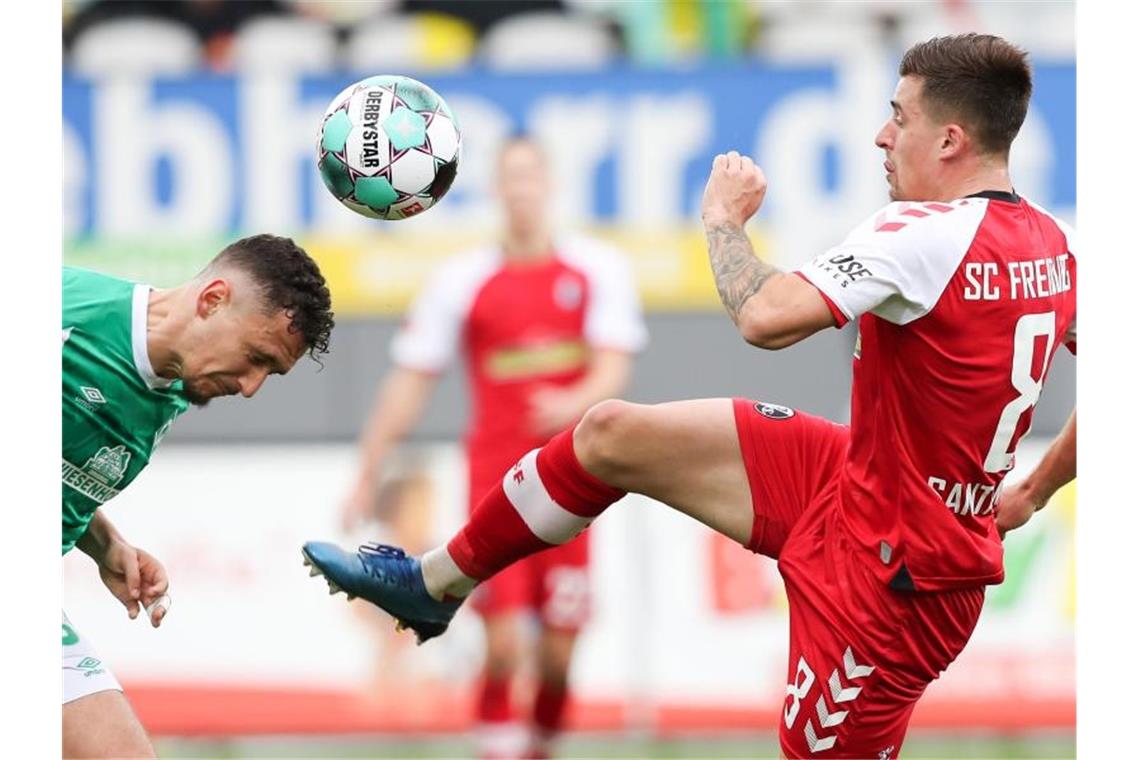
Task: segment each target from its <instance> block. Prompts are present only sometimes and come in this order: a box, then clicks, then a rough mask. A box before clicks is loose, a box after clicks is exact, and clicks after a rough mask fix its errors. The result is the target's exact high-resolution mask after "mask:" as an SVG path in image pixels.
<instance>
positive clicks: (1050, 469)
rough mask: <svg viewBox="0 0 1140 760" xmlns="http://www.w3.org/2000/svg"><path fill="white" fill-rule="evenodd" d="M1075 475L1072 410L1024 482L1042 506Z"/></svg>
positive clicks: (1075, 415)
mask: <svg viewBox="0 0 1140 760" xmlns="http://www.w3.org/2000/svg"><path fill="white" fill-rule="evenodd" d="M1076 477H1077V413H1076V412H1073V413H1072V415H1070V416H1069V420H1068V422H1066V423H1065V427H1064V428H1062V430H1061V433H1060V434H1059V435H1058V436H1057V438H1056V439H1055V440H1054V441H1053V443H1052V444H1051V445H1050V446H1049V450H1048V451H1046V452H1045V455H1044V456H1043V457H1041V462H1040V463H1039V464H1038V465H1037V467H1036V468H1035V469H1034V470H1033V472H1032V473H1031V474H1030V475H1029V477H1027V478H1026V479H1025V482H1026V485H1027V486H1028V488H1029V489H1030V491H1031V493H1032V494H1033V495H1034V499H1035V500H1036V501H1037V502H1038V504H1039V505H1040V506H1044V504H1045V502H1047V501H1049V498H1050V497H1051V496H1052V495H1053V494H1054V493H1056V492H1057V490H1058V489H1060V488H1061V487H1062V486H1064V485H1065V484H1067V483H1069V482H1070V481H1072V480H1073V479H1074V478H1076Z"/></svg>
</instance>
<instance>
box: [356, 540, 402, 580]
mask: <svg viewBox="0 0 1140 760" xmlns="http://www.w3.org/2000/svg"><path fill="white" fill-rule="evenodd" d="M356 553H357V555H358V556H359V557H360V561H361V562H362V563H363V565H364V568H365V569H366V570H367V571H368V574H369V575H371V576H372V577H374V578H377V579H379V580H380V581H381V582H383V583H391V584H394V585H396V586H398V587H399V588H402V589H405V590H406V591H414V590H415V583H414V580H415V576H414V575H413V573H412V563H411V562H408V561H406V560H407V555H406V554H405V553H404V550H403V549H398V548H396V547H395V546H386V545H384V544H376V543H367V544H362V545H361V547H360V549H359V550H357V552H356Z"/></svg>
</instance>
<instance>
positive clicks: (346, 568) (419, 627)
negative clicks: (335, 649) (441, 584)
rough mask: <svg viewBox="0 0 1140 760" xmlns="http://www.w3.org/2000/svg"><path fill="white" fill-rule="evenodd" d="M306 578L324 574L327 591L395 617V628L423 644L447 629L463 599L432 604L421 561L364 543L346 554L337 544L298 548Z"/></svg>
mask: <svg viewBox="0 0 1140 760" xmlns="http://www.w3.org/2000/svg"><path fill="white" fill-rule="evenodd" d="M301 554H302V555H303V556H304V558H305V565H306V566H309V567H311V568H312V569H311V570H310V572H309V575H323V576H325V579H326V580H327V581H328V582H329V593H330V594H335V593H337V592H338V591H343V592H345V594H347V595H348V598H349V600H352V599H355V598H356V597H358V596H359V597H360V598H361V599H365V600H367V601H369V602H372V603H373V604H375V605H376V606H377V607H379V608H380V609H382V610H384V611H385V612H387V613H388V614H389V615H391V616H392V617H394V618H396V629H397V630H403V629H404V628H411V629H412V630H413V631H415V633H416V639H417V641H418V642H419V643H420V644H422V643H424V642H425V641H427V640H428V639H432V638H435V637H436V636H438V635H440V634H441V633H443V632H444V631H446V630H447V625H448V623H450V622H451V618H452V617H453V616H454V615H455V611H456V610H457V609H459V605H460V604H462V603H463V600H462V599H455V600H447V601H442V602H439V601H436V600H435V599H434V598H433V597H432V596H431V594H429V593H428V591H427V588H426V587H424V575H423V571H422V570H421V569H420V561H419V560H418V559H416V558H415V557H409V556H408V555H407V554H405V553H404V550H403V549H398V548H396V547H395V546H384V545H382V544H364V545H362V546H361V547H360V548H359V549H358V550H357V551H356V553H355V554H350V553H349V552H346V551H345V550H344V549H341V548H340V547H339V546H337V545H336V544H330V543H326V542H324V541H309V542H308V543H306V544H305V545H304V546H303V547H302V548H301Z"/></svg>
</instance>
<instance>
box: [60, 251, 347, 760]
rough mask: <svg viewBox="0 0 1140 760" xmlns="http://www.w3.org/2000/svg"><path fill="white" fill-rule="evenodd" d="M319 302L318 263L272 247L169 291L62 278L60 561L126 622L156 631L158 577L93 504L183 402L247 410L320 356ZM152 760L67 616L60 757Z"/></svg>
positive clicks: (82, 274) (230, 257)
mask: <svg viewBox="0 0 1140 760" xmlns="http://www.w3.org/2000/svg"><path fill="white" fill-rule="evenodd" d="M330 304H331V302H330V298H329V291H328V288H327V287H326V286H325V280H324V278H323V277H322V276H321V273H320V270H319V269H318V268H317V265H316V263H315V262H313V260H312V259H310V258H309V256H308V255H307V254H306V253H305V251H304V250H302V249H301V248H300V247H298V246H297V245H296V244H294V243H293V241H292V240H290V239H288V238H282V237H276V236H274V235H257V236H254V237H249V238H244V239H242V240H238V241H237V242H235V243H233V244H231V245H230V246H228V247H226V248H225V250H223V251H222V252H221V253H219V254H218V255H217V256H216V257H215V258H214V259H213V261H212V262H210V264H209V265H208V266H207V267H206V268H205V270H204V271H202V272H201V273H200V274H199V275H198V276H197V277H195V278H194V279H193V280H191V281H189V282H186V283H184V284H182V285H180V286H177V287H173V288H166V289H153V288H151V287H149V286H147V285H142V284H138V283H134V282H129V281H127V280H121V279H118V278H115V277H109V276H107V275H103V274H99V273H97V272H92V271H88V270H84V269H75V268H70V267H69V268H65V269H64V273H63V508H62V512H63V529H62V530H63V553H64V554H67V553H68V552H69V551H70V550H71V549H72V548H73V547H78V548H79V550H80V551H82V552H83V553H85V554H87V555H88V556H89V557H91V559H92V560H94V561H95V564H96V565H97V566H98V568H99V574H100V576H101V577H102V579H103V583H104V584H106V586H107V588H108V589H109V590H110V591H111V594H112V595H113V596H114V597H115V598H116V599H118V600H119V601H120V602H122V603H123V605H124V606H126V608H127V613H128V614H129V615H130V617H131V618H132V619H134V618H135V617H137V616H138V614H139V611H140V608H142V609H144V610H145V611H146V614H147V616H148V617H149V618H150V622H151V625H153V626H154V627H156V628H157V627H158V626H159V625H160V624H161V623H162V619H163V617H164V616H165V615H166V612H167V609H168V608H169V605H170V599H169V597H167V596H166V592H167V588H168V585H169V582H168V579H167V575H166V570H165V569H164V568H163V566H162V563H161V562H159V561H158V560H157V559H155V558H154V557H152V556H151V555H150V554H148V553H147V552H145V551H143V550H142V549H139V548H137V547H134V546H132V545H131V544H129V543H128V542H127V541H126V539H124V538H123V536H122V535H121V534H120V533H119V532H118V530H116V529H115V526H114V525H113V524H112V523H111V521H110V519H109V518H108V517H107V515H106V513H105V512H104V510H103V509H101V506H102V505H103V504H105V503H107V502H108V501H109V500H110V499H112V498H113V497H115V496H117V495H118V494H119V492H121V491H122V490H123V489H124V488H126V487H127V486H128V485H130V483H131V481H133V480H134V479H135V478H136V477H137V476H138V474H139V473H140V472H141V471H142V470H143V468H144V467H146V465H147V464H148V463H149V461H150V457H151V455H152V454H153V452H154V449H155V448H156V447H157V446H158V443H159V441H160V440H161V439H162V437H163V436H164V435H165V434H166V432H167V430H169V428H170V426H171V425H172V424H173V423H174V420H175V418H177V417H178V415H180V414H182V413H183V412H185V411H186V410H187V409H188V408H189V406H190V405H191V404H195V405H198V406H205V405H206V404H207V403H209V401H210V399H212V398H216V397H219V396H230V395H236V394H239V393H240V394H241V395H242V396H244V397H246V398H250V397H252V396H253V395H254V394H255V393H257V391H258V389H259V388H261V386H262V384H263V383H264V382H265V380H266V378H267V377H268V376H269V375H271V374H282V375H283V374H285V373H286V372H288V371H289V370H290V369H291V368H292V367H293V365H294V364H295V363H296V362H297V359H298V358H300V356H301V355H302V354H304V353H305V352H308V353H309V354H310V355H312V356H313V357H314V358H315V357H316V356H317V355H318V354H322V353H325V352H326V351H327V350H328V341H329V334H330V332H331V330H332V327H333V320H332V313H331V312H330V310H329V308H330ZM162 506H163V505H155V508H161V507H162ZM153 754H154V750H153V748H152V747H151V744H150V740H149V739H148V738H147V735H146V731H145V730H144V729H143V727H142V725H141V724H140V723H139V720H138V718H137V717H135V714H134V712H133V711H132V709H131V707H130V704H129V703H128V702H127V700H126V698H125V697H124V696H123V693H122V690H121V688H120V686H119V683H118V681H117V680H116V679H115V677H114V676H113V675H112V674H111V672H110V671H109V670H108V669H107V667H106V665H105V664H103V662H102V661H101V660H100V659H99V658H97V657H96V656H95V652H94V649H93V648H92V646H91V644H90V642H89V641H88V640H87V639H86V638H84V637H83V636H81V635H80V633H79V632H78V630H77V629H76V628H75V627H74V626H73V625H72V624H71V622H70V621H69V620H68V618H67V614H66V613H64V615H63V755H64V757H142V756H153Z"/></svg>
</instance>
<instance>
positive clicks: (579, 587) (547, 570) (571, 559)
mask: <svg viewBox="0 0 1140 760" xmlns="http://www.w3.org/2000/svg"><path fill="white" fill-rule="evenodd" d="M525 453H526V452H525V451H523V452H519V455H518V456H513V457H509V458H503V457H486V456H478V457H469V460H468V461H469V462H470V464H469V467H470V479H469V483H470V500H469V501H470V508H471V509H474V508H475V506H476V505H477V504H478V503H479V501H480V500H481V499H482V498H483V496H484V495H485V494H486V492H487V491H488V490H489V489H490V488H492V487H493V486H494V485H496V484H497V483H498V482H499V481H500V480H502V478H503V476H504V475H505V474H506V472H507V470H508V469H510V467H511V466H512V465H513V464H514V463H515V462H516V461H518V458H519V456H521V455H522V454H525ZM504 461H506V464H502V462H504ZM589 563H590V531H589V530H585V531H583V532H582V533H580V534H579V535H578V536H577V537H575V538H574V539H573V540H571V541H568V542H567V543H565V544H562V545H560V546H553V547H551V548H549V549H546V550H544V551H541V552H538V553H537V554H532V555H530V556H529V557H526V558H524V559H522V560H520V561H518V562H515V563H514V564H512V565H510V566H508V567H507V568H506V569H505V570H503V571H502V572H499V573H498V574H496V575H494V576H492V577H491V578H490V579H488V580H486V581H484V582H482V583H480V584H479V585H478V586H477V587H476V588H475V591H474V592H473V593H472V595H471V606H472V608H473V609H474V610H476V611H477V612H479V613H480V614H481V615H483V616H484V617H488V616H491V615H501V614H508V613H517V612H532V613H534V614H535V615H536V616H537V617H538V619H539V621H541V623H542V624H543V625H544V626H546V627H547V628H552V629H556V630H560V631H567V632H572V633H573V632H577V631H579V630H580V629H581V628H582V627H583V626H584V625H585V624H586V622H587V620H588V619H589V616H590V575H589Z"/></svg>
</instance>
